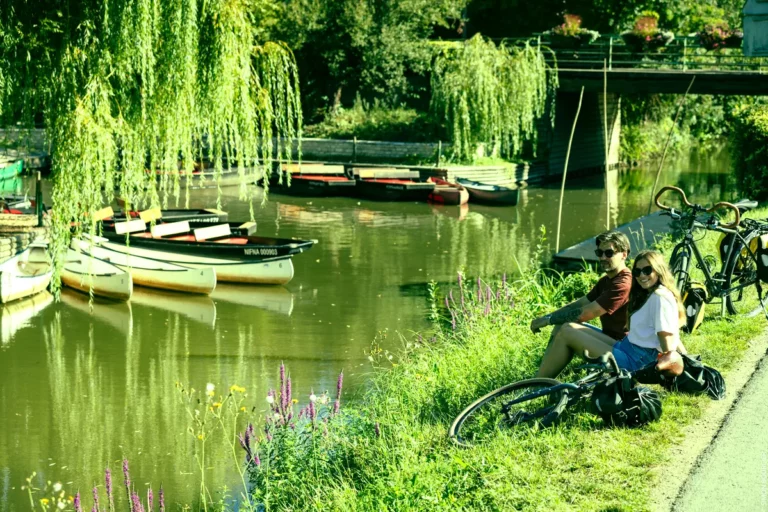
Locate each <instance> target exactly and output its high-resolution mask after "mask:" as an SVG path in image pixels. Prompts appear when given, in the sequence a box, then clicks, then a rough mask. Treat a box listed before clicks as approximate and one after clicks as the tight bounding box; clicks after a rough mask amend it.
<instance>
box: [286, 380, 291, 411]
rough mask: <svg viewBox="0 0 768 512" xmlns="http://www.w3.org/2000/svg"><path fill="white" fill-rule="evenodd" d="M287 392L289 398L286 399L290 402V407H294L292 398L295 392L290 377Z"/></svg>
mask: <svg viewBox="0 0 768 512" xmlns="http://www.w3.org/2000/svg"><path fill="white" fill-rule="evenodd" d="M285 392H286V393H287V394H288V398H286V401H287V402H288V407H289V408H293V405H292V401H291V400H292V398H293V392H292V391H291V378H290V377H288V381H287V382H286V384H285Z"/></svg>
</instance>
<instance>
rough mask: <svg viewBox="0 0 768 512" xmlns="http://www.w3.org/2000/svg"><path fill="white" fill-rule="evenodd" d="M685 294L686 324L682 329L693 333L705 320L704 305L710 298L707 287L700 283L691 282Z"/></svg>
mask: <svg viewBox="0 0 768 512" xmlns="http://www.w3.org/2000/svg"><path fill="white" fill-rule="evenodd" d="M681 293H684V295H683V308H684V309H685V325H684V326H682V328H681V329H682V331H683V332H687V333H691V332H693V331H695V330H696V329H697V328H698V327H699V326H700V325H701V322H702V321H703V320H704V306H705V305H706V303H707V301H708V300H709V294H708V293H707V289H706V288H705V287H704V286H703V285H701V284H700V283H691V284H690V285H689V286H688V289H687V290H685V292H682V291H681Z"/></svg>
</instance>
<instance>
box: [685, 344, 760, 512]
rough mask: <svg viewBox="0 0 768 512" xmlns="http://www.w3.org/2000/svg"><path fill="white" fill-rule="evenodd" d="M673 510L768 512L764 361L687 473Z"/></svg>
mask: <svg viewBox="0 0 768 512" xmlns="http://www.w3.org/2000/svg"><path fill="white" fill-rule="evenodd" d="M672 510H673V511H675V512H707V511H718V512H720V511H728V512H735V511H748V512H753V511H754V512H757V511H768V357H765V358H763V359H762V361H761V364H760V367H759V368H758V369H757V370H756V371H755V373H754V374H753V375H752V378H751V379H750V381H749V382H748V383H747V385H746V386H745V388H744V391H743V393H742V395H741V397H740V398H739V400H738V401H737V402H736V403H735V404H734V407H733V409H732V410H731V412H730V414H729V415H728V418H727V419H726V421H725V424H724V425H723V427H722V429H721V430H720V432H719V433H718V435H717V437H715V439H714V440H713V441H712V444H711V445H710V447H709V448H708V449H707V450H706V451H705V452H704V454H703V455H702V457H701V459H700V460H699V462H698V464H697V467H696V468H695V469H694V470H693V471H692V472H691V474H690V476H689V477H688V480H687V482H686V483H685V485H684V487H683V490H682V492H681V494H680V496H679V497H678V498H677V500H676V501H675V504H674V506H673V508H672Z"/></svg>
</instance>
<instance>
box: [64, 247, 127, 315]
mask: <svg viewBox="0 0 768 512" xmlns="http://www.w3.org/2000/svg"><path fill="white" fill-rule="evenodd" d="M72 247H73V248H70V249H69V250H68V251H67V257H66V260H65V262H64V268H62V270H61V282H62V283H64V284H65V285H66V286H69V287H70V288H72V289H74V290H77V291H80V292H83V293H90V292H91V290H92V291H93V294H94V295H95V296H97V297H103V298H107V299H112V300H117V301H127V300H130V298H131V295H132V294H133V279H132V278H131V274H130V273H128V272H126V271H125V270H123V269H121V268H119V267H117V266H115V265H113V264H112V263H110V262H108V261H104V260H100V259H97V258H94V257H92V256H90V255H89V254H86V253H84V252H83V251H80V250H79V247H78V244H76V243H74V242H73V243H72Z"/></svg>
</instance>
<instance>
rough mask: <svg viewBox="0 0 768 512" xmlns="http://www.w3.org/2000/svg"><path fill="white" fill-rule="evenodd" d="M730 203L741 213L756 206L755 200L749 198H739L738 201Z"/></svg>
mask: <svg viewBox="0 0 768 512" xmlns="http://www.w3.org/2000/svg"><path fill="white" fill-rule="evenodd" d="M732 204H733V206H735V207H736V208H738V209H739V211H740V212H742V213H744V212H746V211H747V210H751V209H753V208H757V201H752V200H751V199H741V200H740V201H739V202H738V203H732Z"/></svg>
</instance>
